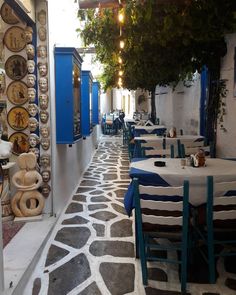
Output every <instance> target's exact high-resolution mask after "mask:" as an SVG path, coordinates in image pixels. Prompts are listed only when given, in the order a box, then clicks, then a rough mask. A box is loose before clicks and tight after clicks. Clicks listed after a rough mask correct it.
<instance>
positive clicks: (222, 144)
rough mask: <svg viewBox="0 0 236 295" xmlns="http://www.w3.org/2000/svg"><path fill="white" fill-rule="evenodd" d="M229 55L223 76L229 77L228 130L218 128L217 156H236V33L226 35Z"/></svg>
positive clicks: (224, 64)
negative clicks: (235, 76) (235, 77)
mask: <svg viewBox="0 0 236 295" xmlns="http://www.w3.org/2000/svg"><path fill="white" fill-rule="evenodd" d="M226 42H227V55H226V56H225V57H224V58H223V59H222V63H221V78H222V79H227V80H228V81H227V84H226V85H227V89H228V93H227V97H226V100H225V102H226V115H225V116H224V122H223V124H224V127H225V128H226V129H227V132H223V131H222V130H221V129H220V128H219V126H218V128H217V146H216V151H217V156H218V157H236V128H235V127H234V126H235V123H236V119H235V118H236V115H235V114H236V96H234V94H233V89H234V58H235V56H234V49H235V47H236V33H235V34H229V35H227V36H226Z"/></svg>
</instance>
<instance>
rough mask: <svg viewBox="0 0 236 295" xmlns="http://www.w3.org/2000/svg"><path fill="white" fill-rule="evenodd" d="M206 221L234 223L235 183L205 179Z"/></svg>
mask: <svg viewBox="0 0 236 295" xmlns="http://www.w3.org/2000/svg"><path fill="white" fill-rule="evenodd" d="M207 219H209V220H208V223H211V222H212V221H217V220H218V221H226V220H227V222H228V221H230V220H231V221H233V220H235V221H236V181H229V182H215V183H214V178H213V176H208V177H207Z"/></svg>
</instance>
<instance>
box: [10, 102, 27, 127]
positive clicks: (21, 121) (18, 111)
mask: <svg viewBox="0 0 236 295" xmlns="http://www.w3.org/2000/svg"><path fill="white" fill-rule="evenodd" d="M28 120H29V114H28V112H27V110H26V109H25V108H23V107H18V106H17V107H13V108H11V109H10V111H9V112H8V114H7V121H8V124H9V126H10V127H11V128H12V129H14V130H17V131H21V130H24V129H25V128H26V127H27V126H28Z"/></svg>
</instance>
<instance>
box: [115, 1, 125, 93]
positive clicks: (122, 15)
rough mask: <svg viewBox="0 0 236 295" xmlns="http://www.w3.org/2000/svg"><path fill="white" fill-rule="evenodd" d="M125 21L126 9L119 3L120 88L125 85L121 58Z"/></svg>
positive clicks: (123, 45)
mask: <svg viewBox="0 0 236 295" xmlns="http://www.w3.org/2000/svg"><path fill="white" fill-rule="evenodd" d="M124 20H125V16H124V9H123V7H122V4H121V1H119V10H118V22H119V26H120V42H119V47H120V48H119V49H120V51H119V56H118V63H119V71H118V83H117V84H118V86H119V87H122V85H123V81H122V76H123V71H122V63H123V61H122V58H121V56H120V55H121V51H122V50H123V49H124V47H125V41H124V40H123V38H122V29H123V26H124Z"/></svg>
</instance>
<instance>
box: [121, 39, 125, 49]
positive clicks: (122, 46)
mask: <svg viewBox="0 0 236 295" xmlns="http://www.w3.org/2000/svg"><path fill="white" fill-rule="evenodd" d="M124 47H125V42H124V41H123V40H121V41H120V48H121V49H123V48H124Z"/></svg>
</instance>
